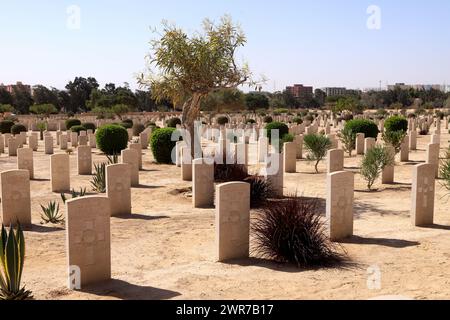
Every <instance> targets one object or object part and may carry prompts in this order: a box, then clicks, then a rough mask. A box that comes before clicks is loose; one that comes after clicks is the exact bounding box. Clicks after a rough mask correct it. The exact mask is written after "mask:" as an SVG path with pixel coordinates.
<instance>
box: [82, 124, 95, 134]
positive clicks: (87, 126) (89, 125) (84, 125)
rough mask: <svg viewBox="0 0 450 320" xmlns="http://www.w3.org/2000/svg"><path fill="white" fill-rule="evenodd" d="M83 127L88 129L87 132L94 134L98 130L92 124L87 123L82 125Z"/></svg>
mask: <svg viewBox="0 0 450 320" xmlns="http://www.w3.org/2000/svg"><path fill="white" fill-rule="evenodd" d="M82 126H83V127H85V128H86V131H88V130H92V132H95V130H96V129H97V126H96V125H95V124H94V123H92V122H85V123H83V124H82Z"/></svg>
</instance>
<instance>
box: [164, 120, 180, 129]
mask: <svg viewBox="0 0 450 320" xmlns="http://www.w3.org/2000/svg"><path fill="white" fill-rule="evenodd" d="M177 125H181V120H180V118H172V119H169V120H168V121H167V127H168V128H176V127H177Z"/></svg>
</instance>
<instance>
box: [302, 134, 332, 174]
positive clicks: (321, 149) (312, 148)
mask: <svg viewBox="0 0 450 320" xmlns="http://www.w3.org/2000/svg"><path fill="white" fill-rule="evenodd" d="M303 142H304V145H305V148H306V150H307V152H308V154H307V156H306V159H307V160H309V161H315V162H316V163H315V165H314V168H315V170H316V173H319V168H318V166H319V163H320V161H322V159H323V158H324V157H325V156H326V154H327V152H328V150H330V149H331V146H332V143H331V140H330V139H329V138H328V137H326V136H324V135H321V134H307V135H305V136H304V137H303Z"/></svg>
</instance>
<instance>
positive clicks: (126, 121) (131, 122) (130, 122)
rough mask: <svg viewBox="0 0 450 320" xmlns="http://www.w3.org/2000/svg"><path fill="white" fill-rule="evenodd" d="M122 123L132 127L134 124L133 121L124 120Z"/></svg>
mask: <svg viewBox="0 0 450 320" xmlns="http://www.w3.org/2000/svg"><path fill="white" fill-rule="evenodd" d="M122 122H123V123H129V124H131V126H133V124H134V122H133V120H131V119H125V120H122Z"/></svg>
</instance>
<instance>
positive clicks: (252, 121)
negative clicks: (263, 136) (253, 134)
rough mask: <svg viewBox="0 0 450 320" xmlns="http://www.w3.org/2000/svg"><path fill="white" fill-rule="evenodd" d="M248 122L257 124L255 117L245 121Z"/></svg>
mask: <svg viewBox="0 0 450 320" xmlns="http://www.w3.org/2000/svg"><path fill="white" fill-rule="evenodd" d="M245 123H246V124H255V123H256V121H255V120H254V119H247V121H245Z"/></svg>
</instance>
